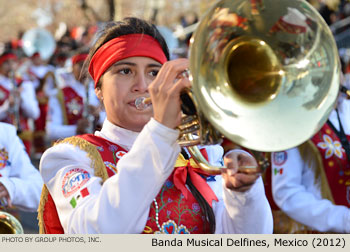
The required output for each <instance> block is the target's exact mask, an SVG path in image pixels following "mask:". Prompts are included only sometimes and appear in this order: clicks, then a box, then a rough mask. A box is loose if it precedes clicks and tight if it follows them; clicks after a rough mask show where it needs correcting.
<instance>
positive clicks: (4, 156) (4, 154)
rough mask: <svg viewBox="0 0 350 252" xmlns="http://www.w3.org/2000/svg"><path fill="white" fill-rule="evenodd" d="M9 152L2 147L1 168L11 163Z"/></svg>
mask: <svg viewBox="0 0 350 252" xmlns="http://www.w3.org/2000/svg"><path fill="white" fill-rule="evenodd" d="M8 159H9V154H8V152H7V151H6V150H5V148H2V149H0V169H3V168H5V167H6V166H8V165H11V162H10V161H9V160H8Z"/></svg>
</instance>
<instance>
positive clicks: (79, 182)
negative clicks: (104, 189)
mask: <svg viewBox="0 0 350 252" xmlns="http://www.w3.org/2000/svg"><path fill="white" fill-rule="evenodd" d="M90 177H91V176H90V173H88V172H87V171H86V170H84V169H81V168H75V169H71V170H69V171H68V172H67V173H66V174H65V175H64V178H63V180H62V193H63V196H64V197H66V198H67V197H69V196H70V195H72V194H74V193H75V192H77V191H78V190H79V189H80V188H81V187H82V186H84V185H85V184H86V182H87V181H88V180H89V179H90Z"/></svg>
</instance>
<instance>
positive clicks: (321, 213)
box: [271, 101, 350, 233]
mask: <svg viewBox="0 0 350 252" xmlns="http://www.w3.org/2000/svg"><path fill="white" fill-rule="evenodd" d="M338 110H339V116H340V120H341V123H342V125H343V128H344V131H345V134H346V135H350V101H344V102H342V103H341V104H339V105H338ZM329 119H330V121H331V122H332V124H333V125H334V126H335V127H336V129H337V130H339V123H338V118H337V114H336V112H335V111H332V113H331V114H330V117H329ZM286 154H287V155H286V160H284V161H283V162H284V164H283V165H282V166H281V165H276V164H274V162H272V171H274V170H275V169H276V171H279V170H280V169H283V172H276V173H275V174H274V172H272V175H271V176H272V178H271V179H272V195H273V198H274V201H275V202H276V204H277V205H278V206H279V208H280V209H281V210H282V211H283V212H285V213H286V214H287V215H288V216H289V217H291V218H292V219H294V220H296V221H297V222H299V223H301V224H304V225H306V226H308V227H310V228H312V229H314V230H317V231H320V232H336V233H350V209H349V208H347V207H345V206H337V205H334V204H332V202H331V201H329V200H327V199H323V198H322V196H321V191H320V184H319V181H316V180H315V174H314V169H312V168H311V167H309V166H308V164H306V163H304V162H303V160H302V158H301V156H300V153H299V150H298V148H293V149H290V150H287V151H286ZM310 154H311V153H310Z"/></svg>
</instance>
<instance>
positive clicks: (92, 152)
mask: <svg viewBox="0 0 350 252" xmlns="http://www.w3.org/2000/svg"><path fill="white" fill-rule="evenodd" d="M61 143H68V144H71V145H73V146H77V147H79V149H81V150H83V151H85V152H86V154H87V157H88V158H89V159H90V160H91V167H93V168H94V171H95V172H94V175H95V176H97V177H100V178H102V183H103V182H105V181H106V179H107V178H108V174H107V170H106V168H105V165H104V163H103V160H102V158H101V155H100V153H99V152H98V150H97V149H96V146H95V145H93V144H91V143H90V142H88V141H86V140H85V139H83V138H81V137H77V136H72V137H68V138H65V139H63V140H61V141H57V142H56V143H55V144H54V146H55V145H57V144H61ZM47 197H48V189H47V187H46V185H44V186H43V189H42V192H41V198H40V203H39V207H38V218H37V219H38V225H39V233H40V234H45V225H44V219H43V215H44V207H45V204H46V201H47Z"/></svg>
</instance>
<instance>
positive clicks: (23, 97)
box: [0, 75, 40, 120]
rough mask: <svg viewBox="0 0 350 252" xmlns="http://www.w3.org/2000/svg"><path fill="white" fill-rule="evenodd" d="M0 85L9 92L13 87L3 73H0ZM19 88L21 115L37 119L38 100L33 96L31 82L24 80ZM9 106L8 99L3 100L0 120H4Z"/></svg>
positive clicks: (38, 112)
mask: <svg viewBox="0 0 350 252" xmlns="http://www.w3.org/2000/svg"><path fill="white" fill-rule="evenodd" d="M0 85H1V86H2V87H3V88H4V89H6V90H8V91H9V92H11V91H12V89H13V84H12V82H11V80H10V79H9V78H7V77H5V76H3V75H0ZM20 88H21V92H20V101H21V102H20V108H21V112H23V116H25V117H27V118H31V119H34V120H35V119H37V118H38V117H39V115H40V111H39V105H38V101H37V99H36V96H35V90H34V87H33V83H32V82H31V81H26V80H25V81H23V83H22V84H21V86H20ZM0 92H1V91H0ZM0 100H1V99H0ZM9 106H10V104H9V100H7V101H5V102H4V103H3V104H2V105H1V106H0V120H4V119H6V118H7V117H8V111H9V109H10V107H9Z"/></svg>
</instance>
